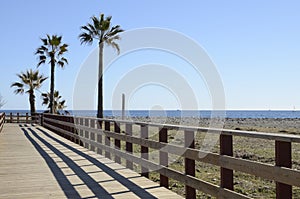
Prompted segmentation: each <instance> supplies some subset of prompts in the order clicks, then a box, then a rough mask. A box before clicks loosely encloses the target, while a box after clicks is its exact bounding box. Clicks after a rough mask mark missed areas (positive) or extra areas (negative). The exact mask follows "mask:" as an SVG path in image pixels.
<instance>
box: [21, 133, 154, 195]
mask: <svg viewBox="0 0 300 199" xmlns="http://www.w3.org/2000/svg"><path fill="white" fill-rule="evenodd" d="M27 129H28V131H30V132H31V134H32V136H34V137H35V138H36V139H38V140H39V141H40V142H42V143H43V144H44V145H45V146H47V147H48V148H49V149H50V150H51V151H52V152H53V153H54V154H56V155H57V156H58V157H59V158H61V159H62V160H63V161H64V163H65V164H66V165H67V166H68V167H69V168H70V169H72V170H73V172H74V173H75V175H77V176H78V177H79V178H80V179H81V180H82V181H83V182H84V184H85V185H86V186H87V187H88V188H89V189H90V190H91V191H92V192H93V193H94V195H95V196H96V197H98V198H113V197H112V196H111V195H110V194H109V193H108V192H107V191H106V190H105V189H104V188H103V187H101V185H99V183H98V182H96V181H95V180H94V179H93V178H91V177H90V176H89V175H88V173H86V172H85V171H84V170H83V169H82V168H81V167H79V166H78V165H77V164H76V163H75V162H74V161H73V160H72V159H70V158H69V157H68V156H66V155H65V154H64V153H63V152H61V151H60V150H58V149H57V148H55V147H54V146H53V145H51V144H50V143H49V142H47V141H46V140H45V139H44V138H42V137H41V136H39V132H41V133H43V134H44V135H45V136H47V137H48V138H50V139H52V140H54V141H55V142H57V143H58V144H60V145H62V146H64V147H65V148H67V149H69V150H71V151H72V152H74V153H76V154H77V155H78V156H81V157H83V158H85V159H86V160H88V161H90V162H91V163H93V164H94V165H95V166H97V167H98V168H99V169H101V170H102V171H103V172H105V173H106V174H108V175H109V176H111V177H112V178H113V179H115V180H116V181H118V182H119V183H121V184H122V185H123V186H125V187H127V189H128V190H129V191H130V192H132V193H134V194H135V195H136V196H138V197H140V198H149V199H150V198H151V199H154V198H156V197H155V196H153V195H152V194H150V193H149V192H147V191H146V190H145V189H143V188H141V187H139V186H138V185H137V184H135V183H133V182H131V181H130V180H129V179H127V178H126V177H124V176H122V175H120V174H119V173H117V172H116V171H114V170H113V169H111V168H110V167H108V166H106V165H105V164H103V163H101V162H99V161H98V160H97V159H96V158H93V157H91V156H89V155H87V154H85V153H83V152H81V151H80V150H78V149H76V148H73V147H72V146H70V145H68V144H66V143H64V142H63V141H61V140H59V139H57V138H55V137H53V136H52V135H50V134H49V133H47V132H46V131H44V130H43V129H41V128H37V130H39V132H37V131H36V130H33V129H32V128H27ZM27 129H25V128H22V130H23V132H24V134H25V136H26V137H27V138H28V140H29V141H30V142H31V143H32V144H33V145H34V147H35V148H36V149H37V151H38V152H39V153H40V154H41V155H42V156H43V158H44V159H45V160H46V162H47V164H48V166H49V167H50V169H51V171H52V173H53V174H54V176H55V178H56V179H57V181H58V183H59V184H60V186H61V188H62V189H63V190H64V191H65V194H66V196H67V197H68V198H80V195H79V194H78V192H77V191H76V189H75V188H74V187H73V185H72V184H71V183H70V182H69V181H68V179H67V177H66V176H65V174H64V173H63V172H62V171H61V169H60V168H59V167H58V166H57V165H56V163H55V162H54V161H53V159H52V158H51V157H50V156H49V155H48V154H47V153H46V152H45V151H44V150H43V149H42V148H41V146H39V144H38V143H37V142H36V141H35V140H34V139H33V138H32V137H31V136H30V135H29V133H28V131H27ZM120 193H122V191H120V192H118V194H120ZM114 194H117V193H114ZM69 196H70V197H69Z"/></svg>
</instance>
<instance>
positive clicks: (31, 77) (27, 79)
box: [11, 69, 48, 115]
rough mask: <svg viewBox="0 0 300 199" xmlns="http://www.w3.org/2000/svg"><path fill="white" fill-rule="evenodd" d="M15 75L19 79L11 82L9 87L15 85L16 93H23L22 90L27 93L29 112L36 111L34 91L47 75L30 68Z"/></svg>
mask: <svg viewBox="0 0 300 199" xmlns="http://www.w3.org/2000/svg"><path fill="white" fill-rule="evenodd" d="M17 76H18V77H19V78H20V81H19V82H15V83H13V84H12V85H11V87H16V90H15V91H14V92H15V93H16V94H23V93H24V92H25V93H28V94H29V104H30V113H31V115H33V114H34V113H35V111H36V110H35V95H34V91H35V90H37V89H39V88H40V87H41V86H42V83H43V82H44V81H45V80H46V79H47V78H48V77H44V76H43V75H40V74H39V71H38V70H36V71H32V70H31V69H30V70H27V71H26V73H23V72H21V74H17ZM25 90H26V91H25Z"/></svg>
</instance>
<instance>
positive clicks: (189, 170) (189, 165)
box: [184, 131, 196, 199]
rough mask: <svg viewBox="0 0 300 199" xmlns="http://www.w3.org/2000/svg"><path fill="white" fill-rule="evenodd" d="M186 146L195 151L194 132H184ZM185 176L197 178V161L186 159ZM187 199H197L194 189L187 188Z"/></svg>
mask: <svg viewBox="0 0 300 199" xmlns="http://www.w3.org/2000/svg"><path fill="white" fill-rule="evenodd" d="M184 146H185V147H187V148H191V149H194V148H195V141H194V131H184ZM184 165H185V174H186V175H190V176H193V177H195V160H192V159H189V158H185V159H184ZM185 194H186V195H185V198H187V199H196V190H195V189H194V188H192V187H189V186H185Z"/></svg>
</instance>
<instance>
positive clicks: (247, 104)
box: [0, 0, 300, 110]
mask: <svg viewBox="0 0 300 199" xmlns="http://www.w3.org/2000/svg"><path fill="white" fill-rule="evenodd" d="M299 8H300V2H299V1H289V0H288V1H274V0H265V1H258V0H253V1H240V0H236V1H233V0H228V1H216V0H212V1H202V0H191V1H184V2H183V1H178V2H176V1H170V0H164V1H159V0H152V1H138V0H131V1H129V0H124V1H118V0H110V1H93V0H89V1H87V0H85V1H83V0H78V1H71V0H64V1H59V0H52V1H40V0H27V1H20V0H19V1H17V0H10V1H3V2H2V3H1V7H0V22H1V27H2V28H1V30H2V31H1V37H0V43H1V45H0V50H1V60H0V67H1V73H0V94H1V95H2V96H3V97H4V99H5V100H6V102H7V103H6V104H5V106H4V107H2V109H28V108H29V104H28V97H27V96H25V95H24V96H17V95H15V94H14V93H13V89H12V88H10V84H11V83H12V82H14V81H16V80H17V77H16V75H15V74H16V73H19V72H21V71H25V70H26V69H30V68H33V69H35V68H36V64H37V60H36V57H35V56H34V52H35V50H36V48H37V47H38V46H39V45H40V44H41V42H40V40H39V38H40V37H44V36H45V35H46V34H47V33H48V34H60V35H63V41H64V42H66V43H68V44H69V45H70V47H69V52H68V54H67V55H66V57H67V58H68V59H69V65H67V66H66V68H65V69H60V68H57V69H56V82H55V84H56V89H57V90H59V91H60V93H61V94H62V96H63V97H64V98H65V99H66V100H67V105H68V107H69V108H70V109H72V107H73V103H72V102H73V96H74V95H73V92H74V85H75V82H76V76H77V74H78V73H79V71H80V68H81V66H82V63H84V62H85V60H86V58H87V57H88V56H89V54H90V53H91V51H92V50H93V49H94V48H95V47H96V43H95V44H94V45H93V46H84V45H83V46H81V45H80V42H79V40H78V35H79V34H80V26H82V25H85V24H86V23H87V22H89V20H90V17H91V16H92V15H98V14H99V13H101V12H102V13H105V15H112V16H113V19H112V23H113V24H120V25H121V26H122V28H123V29H125V30H131V29H136V28H143V27H159V28H167V29H171V30H175V31H178V32H180V33H182V34H184V35H186V36H187V37H190V38H192V39H193V40H194V41H196V42H197V43H198V44H199V45H200V46H202V47H203V49H205V51H206V52H207V54H208V55H209V56H210V58H211V59H212V60H213V62H214V63H215V65H216V68H217V70H218V71H219V74H220V76H221V78H222V81H223V86H224V91H225V96H226V98H225V100H226V108H227V109H230V110H232V109H234V110H235V109H238V110H240V109H242V110H247V109H250V110H253V109H256V110H261V109H263V110H269V109H272V110H275V109H276V110H278V109H279V110H289V109H293V107H294V106H295V107H296V109H300V92H299V91H300V78H299V75H300V45H299V44H300V26H299V21H300V12H299ZM120 47H121V51H122V46H120ZM149 57H150V58H153V63H154V62H155V63H158V62H162V60H164V61H165V60H169V61H165V62H164V64H167V65H168V66H169V67H172V66H174V68H176V70H178V72H179V73H182V74H184V73H187V74H186V75H187V76H185V77H187V78H189V84H190V85H191V87H193V88H195V92H196V94H195V95H196V100H197V102H198V104H199V108H200V109H211V99H210V94H209V90H208V89H207V87H205V82H203V80H201V79H200V80H199V81H198V79H197V78H195V77H193V75H192V74H191V73H192V72H191V73H190V74H188V72H189V71H190V69H186V68H185V69H183V68H181V69H180V67H179V66H178V63H181V61H180V60H177V61H176V62H175V61H174V60H176V58H174V57H172V56H171V55H169V54H166V53H157V52H155V51H147V52H144V54H143V52H142V53H141V52H140V54H139V52H137V53H136V54H134V53H133V54H132V55H128V56H127V57H125V58H120V59H119V60H118V61H116V62H115V63H113V65H112V67H111V69H110V73H108V75H107V79H106V80H105V92H106V93H105V94H106V95H105V96H106V98H105V108H107V109H110V108H111V105H110V103H109V102H110V101H111V99H110V97H111V93H110V90H113V88H114V86H113V85H114V84H113V83H110V81H113V80H114V78H116V77H114V76H113V74H114V73H115V72H118V71H119V70H118V68H119V67H123V68H122V72H123V73H124V74H126V72H128V71H130V70H132V68H134V67H135V64H137V63H138V64H143V63H144V62H145V64H148V63H150V62H151V59H149ZM129 58H131V61H130V60H129ZM136 59H138V60H139V61H133V60H136ZM122 60H123V61H124V62H122ZM176 64H177V65H176ZM183 64H184V63H182V65H183ZM123 65H125V66H123ZM131 67H132V68H131ZM186 67H187V68H188V67H189V66H186ZM39 69H40V71H41V72H42V73H43V74H45V75H48V74H49V67H48V66H46V65H44V66H41V67H40V68H39ZM124 74H123V75H124ZM189 75H190V76H189ZM120 76H122V74H120ZM114 81H115V82H117V81H118V79H115V80H114ZM40 90H41V91H42V92H45V91H48V90H49V81H48V80H47V81H46V82H45V84H44V86H43V87H42V88H41V89H40ZM156 95H159V96H161V98H157V97H156V98H153V96H156ZM41 103H42V102H41V99H40V97H39V93H37V102H36V104H37V108H38V109H43V107H42V106H41ZM128 103H129V104H130V107H129V108H131V109H149V108H153V107H156V108H157V107H159V106H160V107H162V108H164V109H178V99H176V97H174V95H172V93H170V91H168V90H167V89H163V87H158V86H157V85H152V86H151V85H150V86H145V87H143V88H140V89H139V90H137V91H136V93H135V95H133V96H131V98H130V100H129V102H128ZM91 106H92V107H96V104H95V103H94V104H92V105H91Z"/></svg>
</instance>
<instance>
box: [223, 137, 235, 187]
mask: <svg viewBox="0 0 300 199" xmlns="http://www.w3.org/2000/svg"><path fill="white" fill-rule="evenodd" d="M220 155H227V156H232V155H233V146H232V135H222V134H221V135H220ZM220 175H221V187H223V188H226V189H230V190H233V170H232V169H227V168H224V167H221V169H220Z"/></svg>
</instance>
